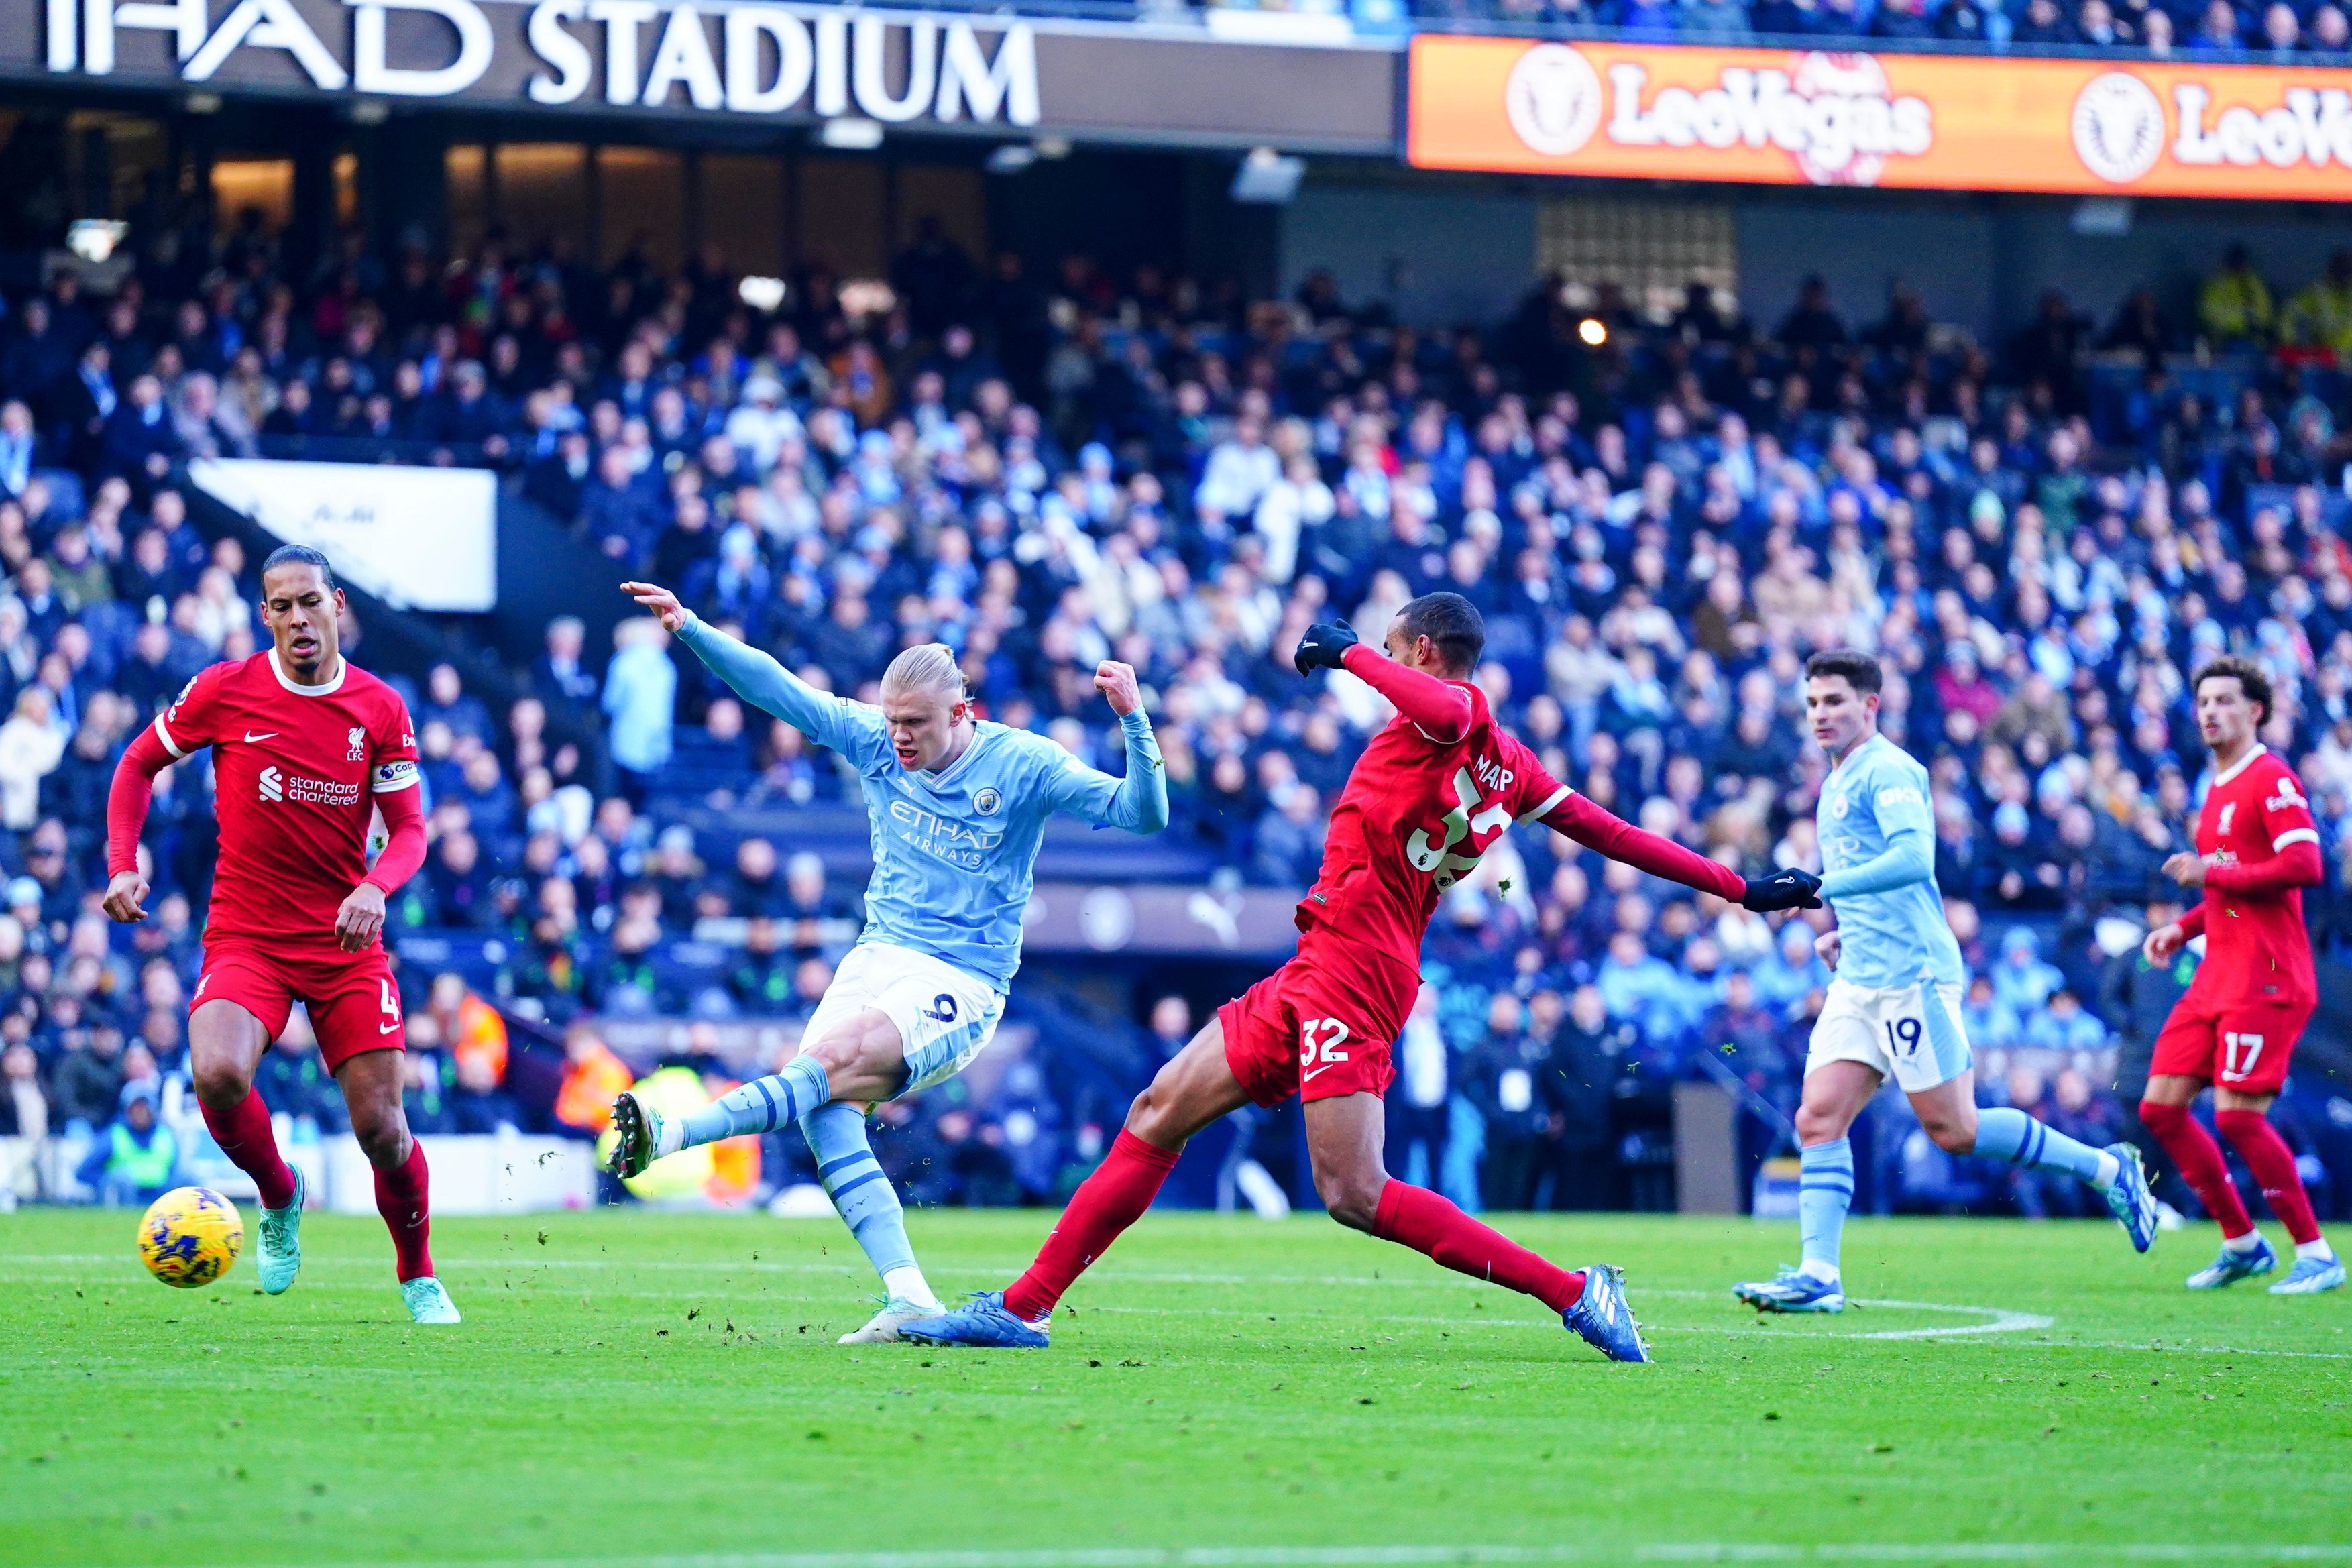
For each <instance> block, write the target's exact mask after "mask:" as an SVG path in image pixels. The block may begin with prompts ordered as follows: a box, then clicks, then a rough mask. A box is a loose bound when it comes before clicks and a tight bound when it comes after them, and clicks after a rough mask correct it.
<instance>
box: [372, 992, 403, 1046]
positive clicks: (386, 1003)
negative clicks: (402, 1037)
mask: <svg viewBox="0 0 2352 1568" xmlns="http://www.w3.org/2000/svg"><path fill="white" fill-rule="evenodd" d="M376 985H377V987H378V989H377V992H376V1005H377V1007H378V1008H379V1009H380V1010H382V1012H383V1016H385V1017H386V1018H389V1019H391V1020H392V1021H391V1022H390V1023H388V1024H378V1025H377V1026H375V1032H376V1033H377V1034H379V1035H389V1034H390V1033H392V1032H393V1031H394V1029H397V1028H398V1027H400V993H399V992H397V991H394V989H393V988H392V982H391V981H389V980H379V981H377V982H376Z"/></svg>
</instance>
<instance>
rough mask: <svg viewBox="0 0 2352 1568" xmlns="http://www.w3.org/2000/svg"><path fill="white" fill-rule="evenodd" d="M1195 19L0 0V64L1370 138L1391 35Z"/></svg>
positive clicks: (632, 108)
mask: <svg viewBox="0 0 2352 1568" xmlns="http://www.w3.org/2000/svg"><path fill="white" fill-rule="evenodd" d="M1310 20H1312V21H1319V22H1322V23H1325V24H1337V25H1336V26H1329V25H1326V26H1284V25H1282V24H1283V23H1284V22H1285V21H1286V19H1283V18H1277V19H1276V26H1261V27H1256V28H1249V27H1243V28H1234V27H1231V26H1216V27H1203V26H1201V25H1200V24H1198V23H1197V22H1192V21H1190V20H1189V19H1186V20H1170V21H1167V22H1164V23H1153V22H1137V23H1128V22H1119V23H1111V22H1093V21H1081V20H1076V19H1070V18H1045V17H1039V18H1025V17H1024V18H1020V19H1017V20H1016V19H1014V18H1013V17H1010V16H997V15H986V16H981V15H973V14H970V13H961V12H941V13H926V12H922V11H918V10H912V9H899V8H897V7H892V8H890V9H887V10H885V9H865V8H859V7H853V6H843V5H752V4H730V5H723V6H719V5H704V6H697V5H690V4H681V3H675V0H614V3H613V4H610V5H605V4H603V3H602V0H600V3H599V4H596V5H589V4H586V3H585V0H268V3H267V4H264V3H263V0H244V3H242V4H239V5H235V6H232V7H230V8H228V9H227V10H226V12H224V11H223V10H222V7H221V5H219V4H217V3H215V4H214V5H210V6H209V7H208V6H207V5H206V4H205V0H173V3H171V4H138V5H123V4H120V3H118V0H0V77H14V78H16V79H20V80H21V79H32V80H40V79H49V80H56V79H60V78H64V79H72V80H75V81H78V82H89V81H94V80H103V81H105V82H106V83H108V84H109V85H110V86H114V87H121V88H141V87H147V88H171V89H180V90H184V89H189V88H203V89H207V90H210V91H215V92H226V93H250V94H258V95H262V96H274V97H286V96H294V97H313V98H314V97H318V96H321V95H331V96H334V97H338V98H352V97H370V98H377V99H386V100H390V99H398V100H407V101H410V102H437V103H444V104H449V105H453V106H463V107H467V108H476V109H478V108H498V109H505V110H520V111H525V112H530V113H533V114H535V115H537V116H539V117H540V118H541V119H542V120H547V119H552V118H555V117H558V116H561V115H565V114H574V113H583V112H587V113H597V114H606V115H609V114H613V113H615V112H623V113H627V114H631V115H646V114H661V115H667V116H671V117H680V118H692V117H714V118H716V117H726V118H736V119H740V118H746V117H750V118H757V119H760V120H763V121H769V122H771V123H783V124H793V123H798V124H803V125H814V124H817V123H819V122H824V121H842V120H856V121H872V122H874V123H875V124H877V125H880V126H890V127H903V128H905V129H907V130H909V131H922V132H948V133H959V134H977V135H981V136H986V137H991V138H1003V137H1007V136H1021V135H1031V134H1040V135H1043V134H1051V135H1065V136H1076V135H1083V136H1087V137H1088V138H1091V139H1094V140H1099V141H1114V142H1137V143H1142V144H1146V145H1152V144H1173V145H1202V146H1234V147H1248V146H1254V145H1256V144H1257V143H1260V142H1278V143H1280V144H1281V145H1283V146H1285V147H1287V148H1291V149H1293V150H1296V151H1300V152H1355V153H1376V154H1380V155H1383V156H1386V155H1389V154H1391V153H1393V152H1394V150H1395V146H1396V125H1395V112H1396V74H1397V73H1396V45H1395V42H1394V40H1392V39H1374V40H1359V39H1357V38H1356V37H1354V35H1353V33H1352V31H1351V29H1349V27H1348V26H1346V24H1345V19H1344V18H1338V17H1329V18H1312V19H1308V18H1302V19H1301V21H1302V22H1306V21H1310Z"/></svg>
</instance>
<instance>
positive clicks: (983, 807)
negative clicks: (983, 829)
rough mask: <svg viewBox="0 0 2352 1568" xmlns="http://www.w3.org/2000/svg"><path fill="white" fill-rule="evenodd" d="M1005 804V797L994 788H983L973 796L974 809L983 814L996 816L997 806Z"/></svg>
mask: <svg viewBox="0 0 2352 1568" xmlns="http://www.w3.org/2000/svg"><path fill="white" fill-rule="evenodd" d="M1003 804H1004V797H1003V795H999V794H997V793H996V792H995V791H994V790H992V789H983V790H982V791H981V792H980V793H979V794H978V795H973V796H972V797H971V805H972V809H973V810H975V811H977V812H979V813H980V815H981V816H995V815H996V808H997V807H998V806H1000V805H1003Z"/></svg>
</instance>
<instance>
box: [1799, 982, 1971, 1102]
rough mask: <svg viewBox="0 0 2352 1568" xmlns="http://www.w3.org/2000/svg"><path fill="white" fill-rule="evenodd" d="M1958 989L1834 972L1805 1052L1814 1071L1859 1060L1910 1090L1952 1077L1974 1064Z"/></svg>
mask: <svg viewBox="0 0 2352 1568" xmlns="http://www.w3.org/2000/svg"><path fill="white" fill-rule="evenodd" d="M1960 997H1961V991H1960V987H1959V986H1958V985H1957V984H1952V983H1950V982H1940V983H1938V982H1932V981H1928V980H1926V979H1920V980H1915V981H1913V982H1912V983H1911V984H1908V985H1885V986H1868V985H1853V984H1847V983H1846V982H1845V981H1843V980H1839V979H1835V978H1832V980H1831V981H1830V985H1829V994H1828V996H1827V997H1826V998H1825V999H1824V1000H1823V1002H1822V1016H1820V1017H1819V1018H1816V1019H1815V1020H1814V1021H1813V1037H1812V1043H1811V1047H1810V1048H1809V1049H1808V1050H1807V1052H1806V1054H1805V1071H1806V1073H1807V1074H1808V1075H1811V1073H1812V1072H1813V1071H1814V1070H1815V1069H1816V1068H1819V1067H1820V1066H1821V1065H1822V1063H1823V1062H1860V1063H1862V1064H1863V1065H1864V1066H1865V1067H1869V1068H1875V1069H1877V1072H1878V1076H1879V1077H1881V1078H1883V1079H1884V1078H1891V1079H1894V1080H1895V1083H1896V1084H1898V1085H1900V1086H1901V1088H1902V1089H1903V1092H1904V1093H1906V1094H1918V1093H1920V1092H1922V1091H1923V1090H1926V1089H1934V1088H1935V1087H1936V1086H1937V1084H1942V1083H1949V1082H1950V1081H1951V1080H1952V1079H1956V1078H1958V1077H1959V1076H1960V1075H1961V1074H1962V1073H1964V1072H1966V1071H1968V1070H1969V1068H1970V1067H1972V1066H1973V1065H1975V1058H1973V1057H1972V1056H1971V1055H1970V1054H1969V1033H1968V1030H1967V1028H1966V1027H1965V1026H1962V1024H1961V1022H1960Z"/></svg>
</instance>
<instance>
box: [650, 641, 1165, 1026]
mask: <svg viewBox="0 0 2352 1568" xmlns="http://www.w3.org/2000/svg"><path fill="white" fill-rule="evenodd" d="M678 640H680V641H681V642H683V643H685V644H686V646H687V647H689V648H692V649H693V650H694V651H695V653H696V654H697V655H698V656H699V657H700V658H701V659H702V661H703V662H704V663H705V664H707V665H709V667H710V668H712V669H714V670H716V671H717V672H718V673H719V678H720V679H723V680H725V681H726V682H727V684H728V685H729V686H730V687H732V688H734V689H735V690H736V692H737V693H738V694H740V696H741V697H742V698H743V699H744V700H746V701H748V702H751V703H752V704H754V705H755V706H757V707H759V708H760V709H761V710H764V711H766V712H769V713H772V714H774V715H775V716H776V717H777V718H779V719H782V721H784V722H785V723H787V724H790V725H792V726H793V728H794V729H796V730H798V731H801V732H802V733H803V734H804V735H806V736H807V737H808V738H809V739H810V740H812V741H814V742H816V743H817V744H818V745H821V746H824V747H827V748H829V749H831V750H833V751H835V752H840V753H841V754H842V755H843V756H845V757H846V758H848V759H849V762H850V763H851V765H852V766H854V767H856V770H857V772H858V773H859V775H860V776H861V777H863V778H864V780H865V781H866V820H867V823H868V826H869V830H870V832H871V834H872V838H873V846H874V874H873V876H872V877H871V878H870V879H868V880H867V882H866V930H865V932H864V934H862V935H861V936H860V937H859V938H858V941H859V942H861V943H863V942H887V943H888V944H890V945H891V946H893V947H904V948H909V949H912V950H913V951H914V952H922V953H929V955H930V956H932V957H933V958H937V959H939V960H940V961H941V962H943V963H949V964H952V965H953V966H954V967H956V968H957V969H960V970H961V971H963V972H964V973H967V974H971V975H973V976H976V977H978V978H980V979H982V980H985V981H987V982H988V983H989V984H992V985H993V986H995V987H996V989H997V990H999V991H1003V990H1004V989H1006V988H1007V987H1008V986H1009V985H1011V984H1012V982H1013V972H1014V971H1015V970H1017V969H1019V968H1020V967H1021V925H1022V915H1023V913H1024V911H1025V910H1027V909H1028V907H1029V894H1030V890H1031V889H1032V888H1033V887H1034V885H1035V880H1036V869H1037V850H1038V847H1039V846H1040V845H1041V844H1042V843H1043V841H1044V838H1045V820H1046V818H1048V817H1050V816H1055V814H1056V813H1059V814H1062V815H1065V816H1075V817H1077V818H1079V819H1080V820H1081V821H1085V822H1092V823H1097V824H1099V825H1101V826H1108V827H1123V828H1126V829H1127V830H1129V832H1132V833H1157V832H1159V831H1160V829H1161V828H1163V827H1165V826H1168V778H1167V774H1166V773H1165V772H1164V771H1163V769H1162V767H1161V764H1160V743H1159V742H1157V741H1156V740H1154V739H1153V738H1152V734H1151V722H1150V720H1148V719H1146V718H1145V717H1144V716H1143V714H1142V713H1141V712H1140V711H1138V712H1134V713H1130V714H1129V715H1127V716H1126V717H1125V718H1124V719H1122V720H1121V721H1119V722H1120V727H1121V729H1122V730H1123V731H1125V732H1126V736H1127V776H1126V777H1125V778H1124V779H1116V778H1113V777H1111V776H1110V775H1109V774H1108V773H1100V772H1097V770H1096V769H1093V768H1090V767H1088V766H1087V765H1086V764H1085V763H1081V762H1079V761H1078V760H1077V759H1076V757H1073V756H1071V755H1070V754H1069V753H1068V752H1065V751H1064V750H1062V748H1061V747H1059V746H1057V745H1055V743H1054V742H1051V741H1049V740H1046V739H1045V737H1044V736H1042V735H1033V734H1030V733H1029V732H1028V731H1024V730H1013V729H1008V728H1006V727H1005V726H1004V725H1003V724H994V723H986V722H982V723H981V724H978V725H976V726H975V730H976V731H977V732H976V733H975V734H974V735H973V737H972V741H971V745H970V746H968V747H966V748H965V750H964V753H963V755H961V756H960V757H958V758H957V759H956V760H955V761H954V762H953V763H950V764H949V765H948V766H946V767H944V768H941V769H940V770H938V771H937V772H935V773H929V772H914V771H909V770H908V769H907V768H905V767H903V766H901V765H900V764H899V762H898V754H897V753H896V752H892V751H891V749H890V736H889V731H888V728H887V725H886V724H885V722H884V721H883V718H882V711H881V710H880V709H878V708H873V707H869V706H867V705H866V704H865V703H863V702H852V701H850V700H846V699H845V698H840V697H835V696H832V695H830V694H828V693H826V692H823V691H819V690H818V689H816V688H814V687H813V686H811V685H809V684H808V683H807V682H806V681H804V680H802V679H800V678H799V677H798V676H796V675H794V674H793V672H792V671H790V670H788V669H786V668H784V667H783V666H782V665H781V664H778V663H777V662H776V661H775V660H774V659H772V658H769V657H768V656H767V655H766V654H764V653H761V651H760V650H759V649H757V648H754V647H747V646H746V645H744V644H742V643H740V642H738V641H736V640H735V639H734V638H733V637H729V636H727V635H726V634H725V633H723V632H716V631H713V630H711V629H710V628H709V626H704V625H703V624H702V622H701V621H700V620H699V619H698V618H689V619H688V622H687V624H686V627H685V629H684V630H683V631H682V632H680V633H679V634H678Z"/></svg>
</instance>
